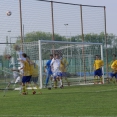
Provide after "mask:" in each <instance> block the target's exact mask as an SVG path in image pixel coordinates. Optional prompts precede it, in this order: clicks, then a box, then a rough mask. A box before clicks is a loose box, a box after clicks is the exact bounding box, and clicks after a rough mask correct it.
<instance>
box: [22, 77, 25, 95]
mask: <svg viewBox="0 0 117 117" xmlns="http://www.w3.org/2000/svg"><path fill="white" fill-rule="evenodd" d="M22 94H23V95H26V76H23V78H22Z"/></svg>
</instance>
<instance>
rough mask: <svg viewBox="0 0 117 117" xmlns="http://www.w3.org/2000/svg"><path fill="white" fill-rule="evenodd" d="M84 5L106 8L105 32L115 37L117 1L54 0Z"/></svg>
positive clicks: (116, 31) (116, 29) (116, 30)
mask: <svg viewBox="0 0 117 117" xmlns="http://www.w3.org/2000/svg"><path fill="white" fill-rule="evenodd" d="M55 1H58V2H68V3H76V4H84V5H95V6H106V18H107V19H106V20H107V32H108V33H113V34H116V35H117V15H116V12H117V0H55Z"/></svg>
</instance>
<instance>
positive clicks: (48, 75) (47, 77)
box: [45, 72, 50, 87]
mask: <svg viewBox="0 0 117 117" xmlns="http://www.w3.org/2000/svg"><path fill="white" fill-rule="evenodd" d="M49 78H50V74H49V72H47V76H46V84H45V86H46V87H47V85H48V82H49Z"/></svg>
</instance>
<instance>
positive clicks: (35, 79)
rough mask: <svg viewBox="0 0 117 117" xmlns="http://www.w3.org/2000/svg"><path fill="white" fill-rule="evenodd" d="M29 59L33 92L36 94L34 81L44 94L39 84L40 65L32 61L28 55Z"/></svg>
mask: <svg viewBox="0 0 117 117" xmlns="http://www.w3.org/2000/svg"><path fill="white" fill-rule="evenodd" d="M27 60H28V62H29V63H30V72H31V80H30V83H31V87H32V91H33V94H36V91H35V90H34V88H33V85H32V83H34V86H36V88H37V89H38V90H39V94H42V93H41V91H40V88H39V85H38V83H37V82H38V70H39V69H38V65H37V64H35V63H34V62H33V61H31V60H30V57H29V56H27Z"/></svg>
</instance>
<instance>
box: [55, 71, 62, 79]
mask: <svg viewBox="0 0 117 117" xmlns="http://www.w3.org/2000/svg"><path fill="white" fill-rule="evenodd" d="M57 77H62V72H55V73H53V78H54V79H56V78H57Z"/></svg>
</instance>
